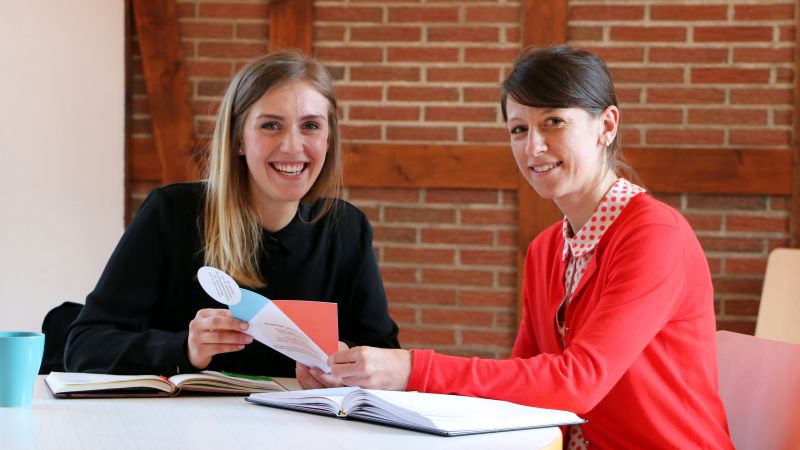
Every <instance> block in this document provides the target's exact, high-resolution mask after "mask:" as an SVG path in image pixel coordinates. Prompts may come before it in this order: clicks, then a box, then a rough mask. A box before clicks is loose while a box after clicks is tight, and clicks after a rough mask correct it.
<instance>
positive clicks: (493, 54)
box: [464, 46, 519, 64]
mask: <svg viewBox="0 0 800 450" xmlns="http://www.w3.org/2000/svg"><path fill="white" fill-rule="evenodd" d="M518 54H519V49H518V48H490V47H488V46H487V47H468V48H465V49H464V62H466V63H502V64H511V62H512V61H514V59H516V57H517V55H518Z"/></svg>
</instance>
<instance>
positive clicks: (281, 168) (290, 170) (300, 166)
mask: <svg viewBox="0 0 800 450" xmlns="http://www.w3.org/2000/svg"><path fill="white" fill-rule="evenodd" d="M269 165H270V166H272V168H273V169H275V170H276V171H278V172H280V173H282V174H284V175H289V176H291V175H300V174H301V173H303V171H304V170H305V169H306V166H308V163H285V162H271V163H269Z"/></svg>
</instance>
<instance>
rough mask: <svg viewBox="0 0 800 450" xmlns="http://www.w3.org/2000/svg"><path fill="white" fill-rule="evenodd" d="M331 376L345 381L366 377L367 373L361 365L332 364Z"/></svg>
mask: <svg viewBox="0 0 800 450" xmlns="http://www.w3.org/2000/svg"><path fill="white" fill-rule="evenodd" d="M331 375H333V376H334V377H337V378H341V379H344V378H345V377H356V376H365V375H366V373H365V371H364V369H363V367H362V365H361V364H360V363H355V362H354V363H345V364H332V365H331Z"/></svg>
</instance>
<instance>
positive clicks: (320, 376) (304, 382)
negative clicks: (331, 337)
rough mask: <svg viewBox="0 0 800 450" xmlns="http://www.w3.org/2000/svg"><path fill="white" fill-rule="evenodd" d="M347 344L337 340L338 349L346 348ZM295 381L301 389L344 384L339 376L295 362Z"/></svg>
mask: <svg viewBox="0 0 800 450" xmlns="http://www.w3.org/2000/svg"><path fill="white" fill-rule="evenodd" d="M348 348H350V347H348V346H347V344H345V343H344V342H342V341H339V351H342V350H347V349H348ZM294 373H295V376H296V377H297V382H298V383H300V387H302V388H303V389H320V388H329V387H340V386H344V384H343V383H342V380H341V378H339V377H335V376H333V375H331V374H326V373H324V372H322V371H321V370H319V369H317V368H316V367H308V366H306V365H304V364H300V363H297V364H296V365H295V368H294Z"/></svg>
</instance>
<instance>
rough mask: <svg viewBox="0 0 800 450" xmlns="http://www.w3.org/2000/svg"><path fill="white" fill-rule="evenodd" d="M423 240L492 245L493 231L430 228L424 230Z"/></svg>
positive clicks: (434, 242)
mask: <svg viewBox="0 0 800 450" xmlns="http://www.w3.org/2000/svg"><path fill="white" fill-rule="evenodd" d="M422 242H424V243H431V244H459V245H491V244H492V232H491V231H478V230H464V229H459V228H428V229H423V230H422Z"/></svg>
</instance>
